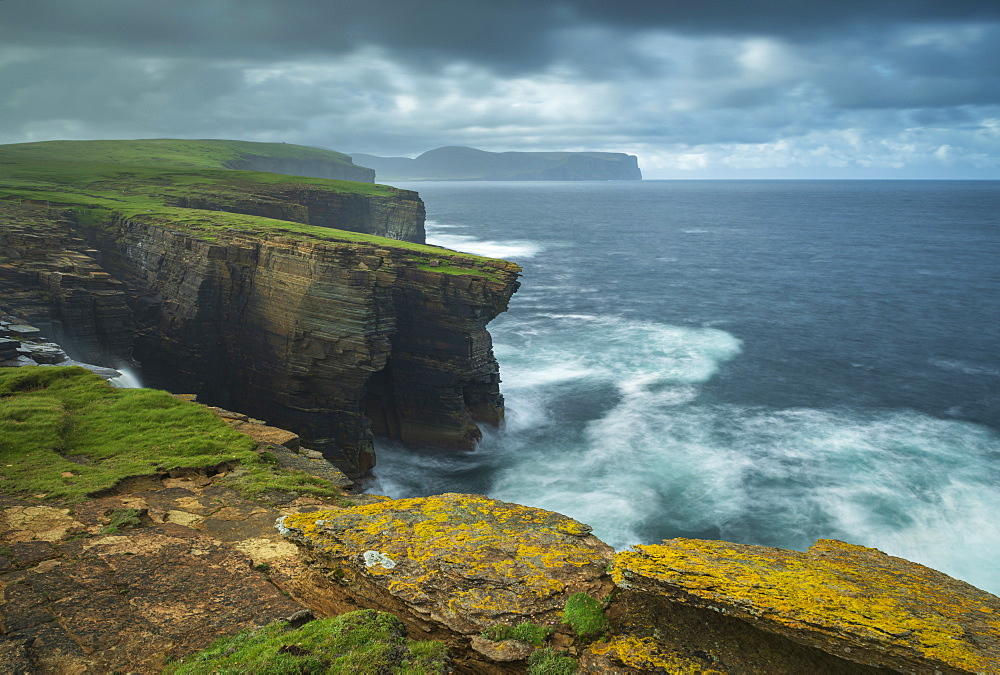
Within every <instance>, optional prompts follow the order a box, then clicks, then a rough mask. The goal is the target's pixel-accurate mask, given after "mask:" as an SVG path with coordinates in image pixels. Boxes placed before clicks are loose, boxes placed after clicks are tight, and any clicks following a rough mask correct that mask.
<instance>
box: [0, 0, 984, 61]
mask: <svg viewBox="0 0 1000 675" xmlns="http://www.w3.org/2000/svg"><path fill="white" fill-rule="evenodd" d="M996 19H1000V3H994V2H982V1H981V0H980V1H973V0H954V1H952V2H941V1H939V0H899V1H885V0H881V1H880V0H869V1H864V0H838V1H836V2H831V1H829V0H825V1H824V0H716V1H715V2H710V3H708V2H705V3H696V2H680V1H678V0H648V1H643V2H637V1H635V0H632V1H627V2H608V1H607V0H572V1H559V0H485V1H484V0H479V1H473V0H423V1H421V2H401V1H400V0H338V1H335V2H316V1H315V0H282V1H280V2H277V1H275V0H172V1H171V2H164V3H150V2H136V1H135V0H8V2H6V3H4V4H3V5H2V7H0V37H2V39H3V40H4V42H5V43H6V44H28V45H57V44H64V45H77V46H83V45H87V46H104V47H112V48H121V49H129V50H139V51H143V52H144V53H151V54H157V55H174V56H215V57H227V58H263V59H273V58H291V57H294V56H303V55H316V54H342V53H346V52H349V51H352V50H354V49H356V48H358V47H360V46H364V45H372V44H374V45H381V46H383V47H385V48H386V49H389V50H392V51H395V52H399V53H406V54H407V55H408V56H410V57H411V58H413V59H415V60H417V61H420V62H425V63H431V64H434V63H440V61H441V60H442V59H456V58H457V59H465V60H469V61H472V62H476V63H483V64H487V65H489V66H491V67H494V68H497V69H500V70H505V71H507V70H511V69H518V68H531V67H538V66H540V65H542V64H544V63H547V62H549V61H551V60H552V59H554V58H556V57H557V56H558V52H557V50H555V49H553V47H554V44H553V39H554V35H555V34H556V33H557V32H558V31H559V30H562V29H566V28H571V27H581V26H586V25H598V26H604V27H608V28H614V29H618V30H623V31H626V32H634V31H648V30H652V29H662V30H669V31H678V32H686V33H692V32H694V33H698V34H706V35H712V34H714V35H730V36H733V35H737V36H739V35H769V36H777V37H784V38H789V39H805V38H808V39H813V38H815V37H816V36H819V35H826V34H830V33H831V32H841V31H845V30H860V29H869V30H870V29H871V28H872V27H877V26H884V25H895V24H898V23H908V24H919V23H927V22H956V21H983V20H996ZM603 46H605V47H606V46H607V45H603ZM612 48H613V46H612Z"/></svg>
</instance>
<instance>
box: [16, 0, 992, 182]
mask: <svg viewBox="0 0 1000 675" xmlns="http://www.w3.org/2000/svg"><path fill="white" fill-rule="evenodd" d="M0 92H3V95H2V96H0V120H2V122H3V124H2V125H0V142H16V141H25V140H43V139H46V138H55V137H66V138H114V137H153V136H178V137H188V138H191V137H196V138H197V137H230V138H246V139H250V140H266V141H274V140H282V141H288V142H297V143H304V144H309V145H319V146H326V147H333V148H336V149H341V150H351V151H365V152H374V153H376V154H393V155H396V154H411V155H412V154H417V153H419V152H422V151H424V150H427V149H429V148H431V147H435V146H439V145H451V144H466V145H474V146H478V147H483V148H484V149H491V150H515V149H522V150H546V149H552V150H557V149H570V150H573V149H575V150H587V149H591V150H623V151H628V152H634V153H637V154H640V156H641V157H643V159H644V162H645V163H646V169H647V171H646V173H647V175H656V169H657V168H663V167H668V168H669V167H674V168H678V167H679V168H678V170H685V171H686V170H697V169H699V167H701V168H704V167H713V166H714V167H719V166H724V167H733V168H739V167H754V168H760V167H762V166H764V165H766V164H767V163H768V162H770V163H771V165H773V166H777V167H781V166H783V167H786V169H787V170H789V171H790V170H791V169H790V168H788V167H793V166H803V167H821V166H824V164H823V163H824V162H826V163H827V164H828V165H829V166H838V167H850V166H858V167H874V166H882V165H884V166H902V165H906V164H907V162H908V161H910V164H911V165H917V164H920V165H921V166H924V165H926V162H938V164H939V165H940V166H941V167H946V166H959V165H962V163H963V162H964V163H965V165H967V166H970V167H980V168H982V167H985V170H991V171H994V172H1000V122H998V120H1000V3H996V2H981V1H980V2H970V1H968V0H956V1H954V2H943V1H936V0H910V1H907V2H903V1H884V0H869V1H867V2H863V1H861V0H842V1H840V2H831V1H829V0H827V1H825V2H819V1H815V0H796V1H794V2H793V1H791V0H715V1H714V2H712V3H693V2H679V0H669V1H668V0H656V1H652V0H650V1H648V2H646V1H644V2H624V3H622V2H619V3H611V2H608V1H607V0H601V1H598V0H572V1H566V2H560V1H558V0H531V1H529V0H503V1H502V2H501V1H500V0H489V1H478V2H477V1H474V0H422V1H421V2H413V1H409V2H403V1H402V0H338V1H334V2H319V1H317V0H281V1H279V0H173V1H172V2H169V3H152V2H142V1H137V0H87V1H86V2H85V1H83V0H0ZM907 158H909V159H907ZM928 158H930V159H928ZM880 163H881V164H880ZM664 170H665V169H664Z"/></svg>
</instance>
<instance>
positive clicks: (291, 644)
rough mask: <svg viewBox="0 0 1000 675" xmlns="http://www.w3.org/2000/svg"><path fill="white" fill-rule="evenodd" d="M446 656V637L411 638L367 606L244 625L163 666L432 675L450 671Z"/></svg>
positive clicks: (190, 674) (283, 673)
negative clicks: (292, 624)
mask: <svg viewBox="0 0 1000 675" xmlns="http://www.w3.org/2000/svg"><path fill="white" fill-rule="evenodd" d="M447 656H448V654H447V649H446V647H445V645H444V643H442V642H437V641H423V642H417V641H414V640H408V639H407V638H406V628H405V626H403V623H402V622H401V621H400V620H399V619H397V618H396V617H395V616H393V615H391V614H387V613H385V612H378V611H375V610H372V609H363V610H359V611H356V612H349V613H347V614H341V615H340V616H337V617H333V618H330V619H320V620H317V621H311V622H309V623H307V624H306V625H304V626H302V627H301V628H297V629H294V630H289V629H288V624H287V623H285V622H283V621H278V622H274V623H271V624H269V625H267V626H264V627H261V628H256V629H251V630H248V631H244V632H242V633H239V634H237V635H234V636H232V637H226V638H222V639H220V640H218V641H216V642H215V643H214V644H212V645H211V646H209V647H208V648H207V649H205V650H203V651H201V652H199V653H198V654H194V655H192V656H189V657H187V658H185V659H183V660H182V661H180V662H178V663H174V664H170V665H169V666H167V668H166V669H165V670H164V671H163V672H164V673H167V674H170V675H197V674H201V673H204V674H206V675H207V674H208V673H233V674H235V673H254V674H255V675H279V674H280V675H293V674H303V675H305V674H307V673H308V674H310V675H318V674H320V673H331V674H332V673H338V674H340V673H342V674H344V675H355V674H357V675H367V674H370V675H376V674H378V675H382V674H390V673H393V674H394V673H399V674H403V673H405V674H406V675H424V674H427V675H429V674H431V673H444V672H446V662H447Z"/></svg>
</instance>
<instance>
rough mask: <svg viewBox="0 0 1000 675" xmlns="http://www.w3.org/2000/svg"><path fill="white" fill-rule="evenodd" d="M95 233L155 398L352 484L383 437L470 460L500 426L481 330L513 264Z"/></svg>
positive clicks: (501, 303) (511, 282) (133, 231)
mask: <svg viewBox="0 0 1000 675" xmlns="http://www.w3.org/2000/svg"><path fill="white" fill-rule="evenodd" d="M84 232H85V233H86V235H87V236H88V237H89V238H90V239H91V241H92V242H93V244H94V245H95V246H96V247H97V248H99V249H100V250H101V251H102V252H103V254H104V260H105V265H106V268H107V269H108V270H109V271H110V272H111V273H112V274H113V275H114V276H115V277H117V278H120V279H122V280H124V281H125V282H126V284H127V286H128V287H129V289H130V305H131V306H132V308H133V310H134V313H135V320H136V322H137V325H138V329H137V332H136V340H135V356H136V358H137V360H138V361H139V362H140V363H141V364H142V366H143V375H144V379H145V380H146V381H147V383H148V384H150V385H151V386H157V387H162V388H165V389H168V390H171V391H185V392H194V393H197V394H198V395H199V397H200V398H201V400H204V401H206V402H211V403H215V404H219V405H223V406H226V407H233V408H237V409H240V410H245V411H247V412H248V413H250V414H253V415H256V416H258V417H263V418H265V419H268V420H269V421H271V422H273V423H275V424H278V425H279V426H284V427H287V428H290V429H293V430H294V431H296V432H297V433H299V434H301V435H302V436H303V437H305V438H306V439H307V440H308V442H309V443H310V444H311V445H313V446H314V447H316V448H317V449H319V450H320V451H322V452H323V453H324V454H325V455H326V456H327V457H328V458H330V459H331V460H332V461H334V462H335V463H336V464H337V465H338V466H339V467H341V468H342V469H343V470H344V471H346V472H348V473H349V474H351V475H354V476H358V475H362V474H364V473H365V472H366V471H368V470H369V469H370V468H371V467H372V466H373V465H374V455H373V452H372V438H373V433H375V434H378V435H384V436H387V437H389V438H394V439H399V440H401V441H404V442H408V443H422V444H427V445H432V446H438V447H445V448H453V449H471V448H472V447H474V445H475V442H476V441H477V440H478V439H479V437H480V435H481V434H480V432H479V429H478V426H477V424H476V422H477V421H482V422H489V423H494V424H495V423H497V422H499V420H500V419H501V418H502V416H503V399H502V397H501V395H500V392H499V376H498V366H497V363H496V360H495V359H494V357H493V354H492V350H491V343H490V337H489V334H488V333H487V332H486V329H485V327H486V324H487V322H489V321H490V320H491V319H492V318H494V317H495V316H496V315H497V314H498V313H499V312H501V311H503V310H504V309H505V308H506V305H507V301H508V299H509V298H510V295H511V294H512V293H513V292H514V290H515V289H516V287H517V282H516V277H517V273H518V268H517V267H516V266H515V265H513V264H509V263H503V262H502V261H495V262H493V263H491V264H490V266H489V267H488V268H485V271H483V270H480V269H478V268H477V267H476V265H482V264H483V263H477V262H475V261H472V260H470V259H467V258H462V257H461V256H458V257H455V258H451V259H449V262H448V264H446V265H441V264H440V262H439V263H438V265H439V266H438V267H437V268H435V267H433V266H432V265H433V262H434V261H431V262H430V263H429V264H426V265H425V264H424V262H423V261H422V260H421V256H420V255H419V254H415V253H414V251H413V250H411V249H407V248H404V247H396V246H394V244H393V242H391V241H389V240H383V241H382V243H384V246H383V245H376V244H370V243H368V244H361V243H352V242H345V241H340V242H337V241H332V240H320V239H312V240H310V239H303V238H295V237H291V236H287V235H286V236H281V235H270V236H260V235H257V236H252V235H243V234H237V233H233V234H230V235H227V236H226V237H225V238H224V239H223V238H222V237H220V238H219V240H217V241H216V242H209V241H204V240H200V239H198V238H195V237H193V236H191V235H188V234H181V233H176V232H171V231H168V230H166V229H163V228H161V227H158V226H150V225H144V224H142V223H139V222H135V221H131V220H127V219H117V220H115V221H114V222H113V223H111V224H110V227H100V228H99V227H91V228H87V229H85V230H84ZM424 255H425V254H424ZM456 263H457V264H466V265H468V267H467V268H460V267H455V264H456ZM424 267H425V269H422V268H424ZM439 270H440V271H439ZM444 270H447V271H444ZM449 272H451V273H449ZM461 272H467V273H461Z"/></svg>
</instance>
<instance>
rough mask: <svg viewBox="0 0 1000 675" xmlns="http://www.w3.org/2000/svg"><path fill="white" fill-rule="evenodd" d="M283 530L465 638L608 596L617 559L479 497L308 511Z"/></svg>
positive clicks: (552, 525) (562, 519) (515, 508)
mask: <svg viewBox="0 0 1000 675" xmlns="http://www.w3.org/2000/svg"><path fill="white" fill-rule="evenodd" d="M280 527H281V528H283V531H284V532H285V533H286V535H287V536H290V537H291V538H292V539H294V540H296V541H298V542H300V543H302V544H305V545H306V546H308V547H309V548H310V549H312V550H313V552H314V553H315V555H316V557H317V558H318V559H319V560H320V562H321V563H322V564H324V565H328V566H330V567H333V568H336V567H351V568H353V569H355V570H356V571H357V572H358V573H359V575H360V576H361V577H363V578H364V579H366V580H367V581H369V582H371V583H374V584H376V585H378V586H379V587H381V588H383V589H386V590H387V591H388V592H390V593H391V594H392V595H393V596H395V597H396V598H397V599H399V600H401V601H402V602H404V603H405V604H406V605H408V606H409V607H411V608H412V609H413V610H414V611H416V612H417V613H418V614H421V615H424V616H427V615H430V616H431V617H432V618H433V619H435V620H437V621H439V622H441V623H443V624H445V625H446V626H448V627H449V628H451V629H452V630H455V631H457V632H460V633H473V632H478V631H480V630H482V629H484V628H486V627H488V626H491V625H494V624H496V623H497V622H498V621H505V622H510V621H512V622H514V623H517V622H519V621H524V620H529V619H534V620H536V621H537V620H540V619H544V618H547V617H553V618H554V617H555V614H556V613H557V612H558V611H559V610H561V609H562V606H563V604H564V602H565V599H566V597H568V596H569V595H570V594H572V593H575V592H580V591H584V592H590V593H596V594H603V593H604V592H606V590H607V589H609V588H610V583H609V582H608V580H607V577H606V568H607V565H608V563H609V562H610V561H611V557H612V554H613V551H612V549H611V548H610V547H609V546H607V545H606V544H604V543H603V542H601V541H600V540H598V539H597V538H595V537H593V536H592V535H590V534H589V532H590V528H589V527H588V526H586V525H584V524H582V523H579V522H577V521H575V520H572V519H571V518H567V517H566V516H562V515H559V514H558V513H552V512H551V511H543V510H541V509H535V508H530V507H527V506H520V505H518V504H509V503H506V502H501V501H497V500H495V499H488V498H486V497H483V496H480V495H461V494H444V495H437V496H434V497H426V498H417V499H397V500H390V501H385V502H381V503H378V504H370V505H367V506H359V507H357V508H354V509H349V510H343V511H317V512H312V513H302V514H297V515H294V516H288V517H287V518H285V519H284V520H283V521H282V522H281V523H280Z"/></svg>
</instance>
